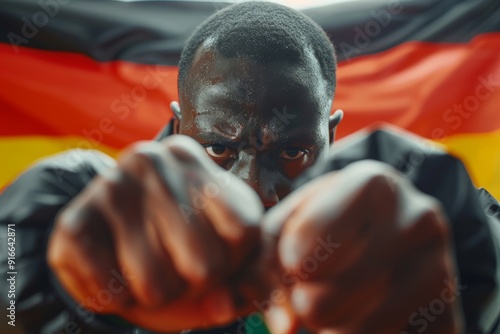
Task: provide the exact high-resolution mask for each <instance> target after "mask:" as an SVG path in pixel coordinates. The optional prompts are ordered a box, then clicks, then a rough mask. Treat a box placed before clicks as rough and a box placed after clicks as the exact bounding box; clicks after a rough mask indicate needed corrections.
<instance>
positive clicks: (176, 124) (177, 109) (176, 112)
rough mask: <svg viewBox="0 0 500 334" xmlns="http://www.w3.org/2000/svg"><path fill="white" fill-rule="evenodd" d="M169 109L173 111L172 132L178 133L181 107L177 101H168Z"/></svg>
mask: <svg viewBox="0 0 500 334" xmlns="http://www.w3.org/2000/svg"><path fill="white" fill-rule="evenodd" d="M170 110H172V112H173V113H174V129H173V131H174V132H173V133H174V134H179V128H180V124H181V107H180V106H179V102H177V101H172V103H170Z"/></svg>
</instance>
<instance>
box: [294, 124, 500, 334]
mask: <svg viewBox="0 0 500 334" xmlns="http://www.w3.org/2000/svg"><path fill="white" fill-rule="evenodd" d="M364 159H372V160H378V161H381V162H385V163H387V164H389V165H391V166H393V167H395V168H396V169H397V170H399V171H400V173H401V175H403V176H404V177H406V178H408V179H409V180H411V181H412V183H413V184H414V185H415V186H416V187H417V188H418V189H419V190H420V191H422V192H424V193H426V194H428V195H431V196H433V197H434V198H436V199H438V200H439V201H440V202H441V204H442V206H443V208H444V210H445V213H446V215H447V217H448V221H449V223H450V225H451V226H450V230H451V233H452V239H453V244H454V254H455V260H456V264H457V268H458V275H459V280H460V285H461V286H465V288H464V290H462V291H460V298H461V303H462V309H463V314H464V317H465V326H466V333H474V334H476V333H477V334H497V333H500V327H499V324H498V323H499V321H500V206H499V205H498V202H497V201H496V200H495V199H494V198H493V197H492V196H491V195H489V194H488V193H487V192H486V191H484V190H478V189H476V188H475V187H474V186H473V184H472V182H471V180H470V178H469V176H468V174H467V171H466V169H465V167H464V165H463V164H462V163H461V162H460V161H459V160H458V159H456V158H454V157H452V156H450V155H448V154H447V153H446V152H444V151H443V150H442V149H440V148H438V147H437V146H436V145H433V144H431V143H430V142H428V141H425V140H423V139H421V138H419V137H415V136H413V135H410V134H408V133H405V132H403V131H401V130H398V129H395V128H392V127H382V128H378V129H375V130H364V131H361V132H358V133H356V134H354V135H351V136H349V137H346V138H344V139H342V140H341V141H339V143H338V144H335V145H334V149H333V150H332V152H331V154H330V156H329V158H328V159H327V160H326V161H325V162H323V163H320V164H318V165H315V166H313V167H312V168H310V169H309V170H308V171H306V172H305V174H304V175H303V176H301V177H300V178H299V180H298V182H297V184H296V187H299V186H300V185H302V184H304V183H305V182H307V181H308V180H310V179H312V178H315V177H317V176H318V175H321V174H324V173H327V172H330V171H334V170H338V169H341V168H343V167H345V166H347V165H348V164H350V163H352V162H355V161H359V160H364Z"/></svg>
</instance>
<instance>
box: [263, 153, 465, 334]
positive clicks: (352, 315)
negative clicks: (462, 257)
mask: <svg viewBox="0 0 500 334" xmlns="http://www.w3.org/2000/svg"><path fill="white" fill-rule="evenodd" d="M264 229H265V234H266V235H267V239H268V240H270V242H271V243H273V242H274V252H275V254H276V255H275V259H274V263H275V265H270V267H276V268H280V269H279V270H278V271H279V272H278V273H276V274H275V282H276V284H277V286H278V288H277V289H281V291H283V295H284V296H286V298H285V297H284V298H281V301H280V302H279V303H278V304H276V303H275V304H274V305H272V307H271V309H270V312H269V324H270V325H271V328H272V329H274V333H276V334H278V333H286V332H290V331H291V330H292V329H293V328H294V326H296V325H297V324H303V325H305V326H306V327H307V328H309V329H311V330H313V331H315V332H319V333H332V334H333V333H335V334H337V333H338V334H363V333H369V334H378V333H380V334H386V333H396V334H400V333H402V334H408V333H420V332H423V331H424V330H425V333H429V334H430V333H434V334H455V333H459V328H460V319H461V317H460V315H459V307H458V305H457V304H458V303H457V298H456V295H455V293H456V290H457V289H459V287H458V286H457V280H456V276H455V273H454V272H455V270H454V263H453V260H452V259H453V256H452V254H451V246H450V243H449V240H448V227H447V222H446V220H445V218H444V216H443V214H442V212H441V209H440V205H439V204H438V202H437V201H436V200H434V199H433V198H431V197H429V196H427V195H425V194H423V193H421V192H420V191H418V190H417V189H415V188H414V187H413V185H412V184H410V183H409V181H406V180H405V179H403V178H402V177H401V176H399V175H398V174H397V172H396V171H395V170H394V169H392V168H391V167H389V166H388V165H385V164H383V163H379V162H375V161H362V162H357V163H353V164H351V165H349V166H347V167H346V168H344V169H343V170H341V171H338V172H330V173H328V174H325V175H323V176H321V177H319V178H317V179H315V180H313V181H311V182H310V183H308V184H306V185H304V186H303V187H302V188H299V189H297V190H296V191H295V192H294V193H292V194H291V195H290V196H289V197H288V198H286V199H285V200H284V201H283V202H282V203H280V204H279V205H278V206H276V207H274V208H273V209H271V211H269V212H268V213H267V215H266V217H265V218H264ZM268 247H269V248H270V249H271V248H273V247H272V246H268ZM277 309H278V310H280V311H279V312H278V311H277ZM429 309H430V310H431V311H432V312H434V313H433V314H432V312H430V311H429ZM422 310H427V313H429V314H428V315H427V316H426V315H425V314H424V315H422V314H421V312H422ZM436 310H437V311H436ZM275 314H279V315H281V316H280V317H279V318H280V319H285V318H286V317H284V316H283V314H287V318H288V319H287V320H286V321H284V320H281V322H277V321H275V319H273V315H275ZM283 324H285V325H283Z"/></svg>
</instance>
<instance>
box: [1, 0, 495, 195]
mask: <svg viewBox="0 0 500 334" xmlns="http://www.w3.org/2000/svg"><path fill="white" fill-rule="evenodd" d="M230 3H231V2H211V1H115V0H2V1H0V161H1V163H0V189H1V188H3V187H5V186H6V185H7V184H8V183H9V182H11V181H12V180H13V179H14V178H15V177H16V175H18V174H19V173H20V172H21V171H23V170H24V169H26V168H27V167H29V166H30V165H31V164H32V163H34V162H35V161H36V160H37V159H40V158H41V157H44V156H47V155H51V154H54V153H57V152H60V151H64V150H68V149H71V148H80V149H97V150H101V151H104V152H106V153H108V154H110V155H112V156H116V154H117V153H118V152H119V151H120V149H122V148H123V147H124V146H126V145H128V144H130V143H132V142H134V141H137V140H143V139H151V138H153V137H154V136H155V134H156V133H157V132H158V131H159V130H160V129H161V128H162V126H163V125H165V124H166V123H167V122H168V120H169V119H170V118H171V116H172V115H171V112H170V109H169V104H170V102H171V101H172V100H176V99H177V86H176V81H177V63H178V60H179V56H180V53H181V50H182V48H183V45H184V43H185V42H186V40H187V38H188V36H189V35H190V34H191V33H192V32H193V30H194V29H195V27H196V26H197V25H198V24H200V23H201V22H202V21H203V20H204V19H205V18H207V17H208V16H209V15H210V14H212V13H214V12H215V11H217V10H220V9H222V8H224V7H225V6H227V5H228V4H230ZM280 3H282V4H285V5H288V6H292V7H294V8H297V9H299V10H301V11H303V12H304V13H306V14H307V15H309V16H310V17H311V18H312V19H313V20H315V21H316V22H317V23H318V24H319V25H320V26H322V27H323V28H324V29H325V31H326V32H327V34H328V36H329V37H330V38H331V39H332V41H333V43H334V44H335V47H336V52H337V56H338V59H339V68H338V74H337V77H338V83H337V92H336V96H335V101H334V106H333V109H334V110H335V109H338V108H341V109H343V110H344V112H345V119H344V121H343V122H342V124H341V126H340V129H339V131H338V136H339V137H345V136H347V135H349V134H351V133H353V132H355V131H357V130H359V129H362V128H364V127H366V126H369V125H370V124H373V123H376V122H387V123H391V124H394V125H396V126H399V127H401V128H404V129H407V130H409V131H411V132H414V133H415V134H417V135H420V136H423V137H425V138H428V139H429V140H430V141H432V142H434V143H438V144H439V145H442V146H444V147H446V149H447V150H448V151H449V152H451V153H452V154H454V155H456V156H458V157H460V158H461V159H462V160H463V161H464V163H465V164H466V166H467V168H468V169H469V172H470V173H471V175H472V178H473V180H474V182H475V184H476V186H478V187H485V188H487V189H488V190H489V191H490V192H491V193H492V194H493V195H494V196H496V197H497V198H500V1H498V0H441V1H437V0H436V1H434V0H407V1H405V0H390V1H389V0H371V1H370V0H365V1H362V0H350V1H349V0H318V1H311V0H309V1H308V0H290V1H285V0H283V1H280ZM83 156H84V153H82V154H75V155H74V159H75V160H74V161H68V164H71V163H77V162H78V159H81V158H82V157H83ZM420 158H421V156H420ZM402 159H403V160H406V161H407V162H408V161H409V162H410V165H412V164H413V165H416V164H418V163H419V152H414V154H412V155H410V156H408V157H402ZM402 162H403V161H402Z"/></svg>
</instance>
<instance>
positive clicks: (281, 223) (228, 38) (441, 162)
mask: <svg viewBox="0 0 500 334" xmlns="http://www.w3.org/2000/svg"><path fill="white" fill-rule="evenodd" d="M335 68H336V62H335V57H334V51H333V47H332V45H331V43H330V41H329V40H328V38H327V37H326V35H325V34H324V32H322V31H321V29H320V28H319V27H318V26H317V25H315V24H314V23H313V22H312V21H311V20H309V19H308V18H306V17H304V16H303V15H301V14H300V13H297V12H295V11H294V10H291V9H288V8H286V7H282V6H280V5H276V4H271V3H263V2H251V3H242V4H238V5H234V6H231V7H228V8H226V9H224V10H222V11H220V12H218V13H216V14H215V15H214V16H212V17H211V18H209V19H208V20H207V21H206V22H205V23H204V24H202V25H201V26H200V27H199V28H198V29H197V30H196V31H195V32H194V34H193V35H192V37H191V38H190V40H189V41H188V42H187V45H186V47H185V49H184V52H183V54H182V57H181V61H180V65H179V82H178V84H179V102H178V103H173V104H172V106H171V107H172V111H173V112H174V114H175V118H174V119H173V120H172V121H171V122H170V124H169V125H168V126H167V127H166V128H165V129H164V130H163V131H162V132H161V133H160V135H159V138H158V139H157V140H156V141H145V142H141V143H136V144H134V145H133V146H131V147H129V148H127V149H125V150H124V151H123V153H122V154H121V155H120V157H119V158H118V160H117V161H116V162H115V161H113V160H112V159H110V158H109V157H107V156H105V155H103V154H102V153H97V152H82V153H81V154H82V155H84V156H85V159H83V162H82V163H81V164H80V165H79V166H77V167H74V166H72V167H71V168H69V167H65V166H66V165H67V164H65V159H66V155H64V154H63V155H59V156H56V157H52V158H49V159H47V160H45V161H43V162H40V163H39V164H38V165H36V166H34V167H33V168H32V169H30V170H29V171H27V172H26V173H24V174H23V175H22V176H21V177H20V178H19V179H17V180H16V181H15V182H14V183H13V184H12V185H11V186H10V187H9V188H8V189H7V190H6V191H5V192H4V193H3V195H2V196H1V197H0V208H1V210H0V222H1V223H2V225H3V226H4V227H6V226H8V225H9V224H15V226H16V242H17V246H16V247H17V248H16V261H17V262H16V264H17V268H18V269H17V270H18V272H17V282H16V284H17V285H16V289H17V296H18V297H17V298H16V303H17V305H16V306H17V318H16V319H17V320H16V321H17V324H18V325H22V326H23V327H24V328H25V330H26V331H29V332H42V333H54V332H57V333H59V332H65V333H80V332H85V333H100V332H110V333H129V332H133V331H134V329H133V328H134V327H136V328H142V329H143V330H144V331H146V330H150V331H156V332H176V331H181V330H184V329H210V328H211V329H213V330H214V331H215V332H229V331H233V332H241V330H242V326H241V325H240V324H238V321H240V319H241V317H245V316H248V315H249V314H252V312H255V311H256V310H259V311H262V312H264V313H266V317H267V319H268V324H269V326H270V328H271V330H272V331H273V332H276V333H289V332H292V331H294V330H295V329H296V328H297V327H299V326H300V327H303V328H306V329H307V330H310V331H313V332H320V333H421V332H423V331H426V332H427V333H459V332H461V331H467V332H470V333H494V332H495V330H496V329H495V328H497V329H498V321H499V319H500V292H499V280H500V264H499V261H500V246H499V245H500V230H499V229H500V227H499V226H500V224H499V221H498V215H497V216H495V215H494V212H493V209H494V208H496V207H497V206H498V203H497V202H496V201H495V200H494V199H493V198H492V197H490V196H489V195H488V194H487V193H486V192H484V191H481V192H479V191H477V190H476V189H475V188H474V187H473V186H472V184H471V182H470V181H469V179H468V177H467V174H466V172H465V169H464V167H463V166H462V165H461V164H460V163H459V162H458V161H457V160H456V159H454V158H452V157H450V156H448V155H446V154H445V153H443V152H441V151H439V150H438V149H433V148H430V147H429V146H428V145H426V144H425V143H423V142H421V141H420V140H419V139H417V138H413V137H411V136H409V135H407V134H404V133H401V132H400V131H398V130H394V129H387V128H384V129H377V128H374V129H371V130H364V131H363V132H360V133H358V134H356V135H354V136H352V137H350V138H349V139H346V140H344V141H342V142H341V143H339V144H337V145H335V146H337V147H336V148H335V149H334V150H333V151H331V152H329V151H330V147H331V145H332V144H333V142H334V137H335V129H336V127H337V126H338V124H339V123H340V121H341V119H342V112H341V111H337V112H335V113H334V114H333V115H330V110H331V106H332V101H333V96H334V91H335V82H336V78H335ZM166 137H168V138H166ZM415 155H418V156H419V157H420V159H418V161H417V160H416V159H413V157H414V156H415ZM375 160H378V161H375ZM401 161H404V162H405V163H404V164H402V163H401ZM228 172H229V173H228ZM299 176H301V177H299ZM485 213H486V214H485ZM4 231H5V232H4ZM6 231H7V229H6V228H3V230H2V233H3V234H5V233H7V232H6ZM2 254H3V253H2ZM2 271H3V272H5V273H7V272H9V267H8V261H7V258H6V257H4V258H2ZM3 284H5V283H3ZM5 290H7V289H5ZM6 295H7V292H6V291H2V298H4V300H5V297H4V296H6ZM231 323H234V325H233V326H230V327H227V328H219V327H220V326H227V325H228V324H231ZM217 328H219V329H217ZM137 331H139V332H140V331H141V330H139V329H138V330H137Z"/></svg>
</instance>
